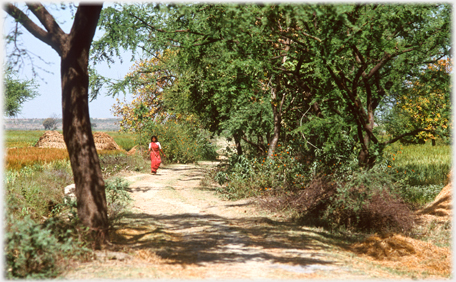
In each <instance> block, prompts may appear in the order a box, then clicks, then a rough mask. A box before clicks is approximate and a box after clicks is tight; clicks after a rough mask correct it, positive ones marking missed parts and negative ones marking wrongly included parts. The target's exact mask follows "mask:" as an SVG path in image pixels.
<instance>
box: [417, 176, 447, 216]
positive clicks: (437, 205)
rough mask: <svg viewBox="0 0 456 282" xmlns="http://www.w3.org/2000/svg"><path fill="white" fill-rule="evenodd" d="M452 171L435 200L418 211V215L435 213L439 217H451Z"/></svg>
mask: <svg viewBox="0 0 456 282" xmlns="http://www.w3.org/2000/svg"><path fill="white" fill-rule="evenodd" d="M451 174H452V171H450V173H449V174H448V184H447V185H446V186H445V187H444V188H443V189H442V191H440V193H439V194H438V195H437V197H435V200H434V201H433V202H432V203H430V204H428V205H427V206H425V207H424V208H423V209H422V210H419V211H418V212H417V215H433V216H437V217H442V218H447V217H451V209H452V206H451V198H452V196H451V194H452V192H451V190H452V188H453V181H452V179H451Z"/></svg>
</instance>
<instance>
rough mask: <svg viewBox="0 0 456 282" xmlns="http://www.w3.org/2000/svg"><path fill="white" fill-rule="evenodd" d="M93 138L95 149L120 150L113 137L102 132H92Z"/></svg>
mask: <svg viewBox="0 0 456 282" xmlns="http://www.w3.org/2000/svg"><path fill="white" fill-rule="evenodd" d="M93 139H94V141H95V147H96V148H97V150H121V148H120V147H119V145H117V143H116V142H115V141H114V139H113V138H112V137H111V136H109V135H108V134H106V133H104V132H94V133H93Z"/></svg>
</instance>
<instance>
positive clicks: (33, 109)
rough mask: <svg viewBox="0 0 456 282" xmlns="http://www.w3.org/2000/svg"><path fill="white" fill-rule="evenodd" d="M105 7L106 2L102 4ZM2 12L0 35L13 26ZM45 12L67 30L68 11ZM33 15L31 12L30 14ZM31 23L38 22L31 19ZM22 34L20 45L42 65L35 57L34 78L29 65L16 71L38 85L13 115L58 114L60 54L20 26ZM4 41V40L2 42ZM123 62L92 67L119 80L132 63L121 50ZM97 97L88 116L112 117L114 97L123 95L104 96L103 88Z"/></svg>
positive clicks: (8, 17)
mask: <svg viewBox="0 0 456 282" xmlns="http://www.w3.org/2000/svg"><path fill="white" fill-rule="evenodd" d="M104 6H106V5H104ZM1 11H2V15H1V16H2V20H3V19H5V20H4V22H3V34H6V32H7V31H9V30H11V28H12V27H13V26H14V21H13V19H12V18H11V17H10V16H9V15H7V14H6V12H5V11H3V9H2V10H1ZM49 12H50V13H51V14H52V15H53V16H54V17H56V18H57V21H58V23H59V25H60V27H61V28H62V29H63V31H64V32H66V33H69V31H70V29H71V25H72V22H73V21H72V19H71V17H72V16H71V12H70V11H69V10H68V9H67V10H60V11H57V10H55V9H49ZM32 16H33V15H32ZM34 22H35V23H39V22H38V21H37V20H34ZM22 30H23V34H22V35H21V40H22V42H23V46H24V47H26V49H27V50H28V51H31V52H32V53H33V54H36V55H39V56H40V57H42V59H43V60H44V61H45V62H48V63H49V64H46V63H44V62H42V61H40V60H38V59H35V62H34V63H35V66H36V67H39V68H43V69H44V71H43V70H38V69H37V72H38V76H40V78H37V77H34V76H33V74H32V71H31V66H30V65H29V66H26V67H24V68H23V69H22V70H21V72H20V73H19V79H21V80H22V79H32V78H35V81H36V82H37V84H39V87H38V94H39V96H37V97H36V98H34V99H32V100H30V101H27V102H25V103H24V104H23V106H22V110H21V112H20V113H19V114H18V115H17V117H15V118H48V117H58V118H61V117H62V98H61V82H60V57H59V56H58V54H57V52H56V51H55V50H54V49H52V48H51V47H50V46H49V45H47V44H45V43H43V42H42V41H40V40H39V39H37V38H35V37H34V36H33V35H31V34H30V33H29V32H28V31H27V30H25V29H22ZM101 35H102V34H101V32H100V31H99V30H97V31H96V33H95V39H96V38H99V37H100V36H101ZM3 44H4V43H3ZM3 57H4V58H6V50H5V47H3ZM122 57H123V60H122V61H123V62H122V63H121V62H120V61H119V60H116V62H115V64H111V67H108V66H107V64H97V65H96V67H95V68H96V70H97V71H98V73H100V74H101V75H104V76H107V77H109V78H114V79H120V78H123V77H124V76H125V75H126V74H127V73H128V71H129V69H130V66H131V65H132V64H133V62H131V61H130V58H131V53H129V52H125V53H124V54H123V55H122ZM103 91H104V92H102V93H101V95H99V96H98V98H97V99H96V100H94V101H92V102H90V103H89V112H90V117H91V118H114V117H115V116H114V115H113V114H112V112H111V108H112V106H113V105H114V104H115V102H116V98H119V99H120V100H123V99H124V95H123V94H121V95H120V96H118V97H116V98H113V97H109V96H106V90H103ZM125 98H126V99H127V101H131V95H127V96H126V97H125Z"/></svg>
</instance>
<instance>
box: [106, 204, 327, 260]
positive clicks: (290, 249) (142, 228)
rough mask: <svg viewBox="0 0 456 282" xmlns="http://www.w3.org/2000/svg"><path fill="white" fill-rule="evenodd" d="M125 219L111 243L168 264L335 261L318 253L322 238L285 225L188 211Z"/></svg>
mask: <svg viewBox="0 0 456 282" xmlns="http://www.w3.org/2000/svg"><path fill="white" fill-rule="evenodd" d="M124 219H125V221H126V222H128V224H127V223H125V224H123V223H119V224H117V226H116V228H115V229H116V231H122V230H128V232H124V233H123V234H122V232H116V235H115V237H114V238H113V243H114V244H120V245H124V246H128V247H129V248H131V249H132V250H142V249H147V250H150V251H152V252H154V253H155V254H156V255H158V256H159V257H160V258H162V259H164V260H165V261H167V262H168V263H170V264H182V265H186V264H196V265H204V264H207V263H212V264H214V263H216V264H219V263H234V262H246V261H269V262H271V263H283V264H294V265H301V266H306V265H310V264H321V265H322V264H332V263H334V262H333V261H330V260H328V257H327V256H325V259H323V255H322V254H320V253H321V252H322V251H323V250H322V247H321V245H320V244H319V243H318V242H319V241H320V242H322V239H323V240H324V238H321V237H320V236H318V235H317V234H316V233H313V234H311V235H307V234H306V235H303V232H302V230H300V229H298V228H297V226H296V225H293V224H289V223H283V222H274V221H272V220H269V219H267V220H265V219H264V218H252V217H248V218H247V217H246V218H238V219H227V218H224V217H220V216H218V215H213V214H192V213H184V214H177V215H149V214H145V213H137V214H128V215H125V216H124ZM164 230H166V231H164ZM299 231H301V232H299ZM319 256H321V257H319Z"/></svg>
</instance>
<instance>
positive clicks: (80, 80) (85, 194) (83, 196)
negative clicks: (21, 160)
mask: <svg viewBox="0 0 456 282" xmlns="http://www.w3.org/2000/svg"><path fill="white" fill-rule="evenodd" d="M100 11H101V6H80V7H79V10H78V13H77V14H76V18H75V21H74V25H73V28H72V30H71V33H70V34H69V36H68V38H67V39H68V40H67V42H66V44H64V47H63V48H62V55H61V59H62V60H61V79H62V112H63V122H62V123H63V137H64V140H65V143H66V145H67V148H68V154H69V156H70V162H71V168H72V170H73V175H74V182H75V186H76V198H77V209H78V216H79V218H80V219H81V221H82V223H83V224H84V225H86V226H89V227H91V228H92V229H94V230H96V231H98V233H99V234H100V235H101V236H104V235H106V233H107V228H108V217H107V204H106V196H105V184H104V181H103V178H102V173H101V168H100V162H99V159H98V154H97V151H96V148H95V142H94V139H93V135H92V129H91V125H90V117H89V96H88V88H89V74H88V69H87V67H88V60H89V49H90V45H91V42H92V39H93V35H94V33H95V28H96V25H97V22H98V17H99V14H100ZM82 34H84V36H83V37H82V36H81V35H82ZM78 35H79V36H78Z"/></svg>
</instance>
